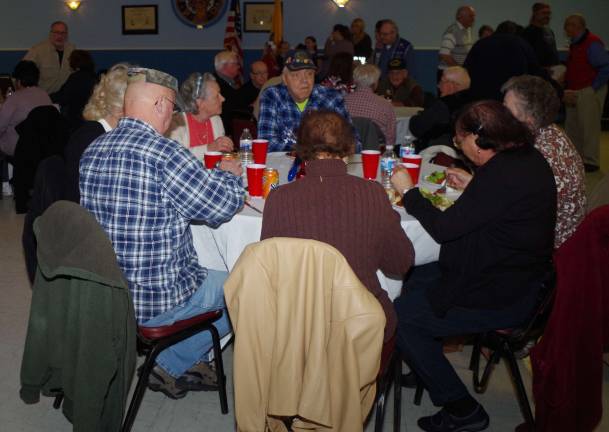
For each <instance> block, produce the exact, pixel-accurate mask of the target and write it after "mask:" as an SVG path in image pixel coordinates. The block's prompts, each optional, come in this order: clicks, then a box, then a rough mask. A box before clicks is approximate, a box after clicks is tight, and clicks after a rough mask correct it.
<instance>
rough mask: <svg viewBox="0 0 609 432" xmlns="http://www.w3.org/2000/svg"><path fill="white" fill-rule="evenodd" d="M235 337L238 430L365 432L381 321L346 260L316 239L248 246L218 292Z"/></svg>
mask: <svg viewBox="0 0 609 432" xmlns="http://www.w3.org/2000/svg"><path fill="white" fill-rule="evenodd" d="M224 292H225V297H226V303H227V306H228V311H229V313H230V317H231V320H232V323H233V328H234V331H235V354H234V356H235V357H234V358H235V359H234V382H235V412H236V420H237V430H238V431H242V432H262V431H273V432H275V431H286V430H287V429H286V428H285V426H284V424H283V422H282V421H281V420H279V419H278V418H277V417H292V416H299V418H300V419H299V420H295V421H294V423H293V424H292V429H293V430H305V429H306V430H316V431H337V432H339V431H345V432H357V431H362V430H363V422H364V420H365V419H366V417H367V415H368V412H369V411H370V408H371V407H372V404H373V402H374V396H375V390H376V376H377V373H378V369H379V363H380V355H381V348H382V344H383V328H384V326H385V314H384V312H383V309H382V308H381V306H380V304H379V303H378V301H377V300H376V299H375V298H374V296H373V295H372V294H371V293H370V292H368V290H367V289H366V288H365V287H364V286H363V285H362V283H361V282H360V281H359V280H358V279H357V277H356V276H355V274H354V273H353V271H352V270H351V268H350V267H349V265H348V264H347V261H346V260H345V258H344V257H343V256H342V255H341V254H340V252H338V251H337V250H336V249H334V248H333V247H332V246H329V245H327V244H325V243H321V242H318V241H315V240H302V239H292V238H272V239H268V240H264V241H262V242H259V243H255V244H253V245H250V246H248V247H247V248H246V249H245V251H244V252H243V253H242V255H241V257H240V258H239V260H238V261H237V264H236V265H235V267H234V269H233V271H232V272H231V275H230V277H229V278H228V280H227V281H226V283H225V285H224Z"/></svg>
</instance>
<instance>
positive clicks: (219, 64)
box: [214, 51, 240, 136]
mask: <svg viewBox="0 0 609 432" xmlns="http://www.w3.org/2000/svg"><path fill="white" fill-rule="evenodd" d="M214 68H215V70H216V71H215V72H214V77H215V78H216V82H217V83H218V85H219V86H220V94H221V95H222V97H224V103H223V104H222V114H221V115H220V117H221V118H222V123H223V124H224V130H225V131H226V135H227V136H231V134H232V131H233V125H232V122H233V112H234V111H235V110H238V109H239V93H238V89H239V85H238V83H237V81H236V79H237V77H238V76H239V71H240V65H239V59H238V58H237V54H235V53H234V52H232V51H221V52H219V53H218V54H216V57H215V58H214Z"/></svg>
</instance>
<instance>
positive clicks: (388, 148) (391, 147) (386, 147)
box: [385, 144, 393, 150]
mask: <svg viewBox="0 0 609 432" xmlns="http://www.w3.org/2000/svg"><path fill="white" fill-rule="evenodd" d="M385 149H387V150H393V146H392V145H391V144H389V145H386V146H385Z"/></svg>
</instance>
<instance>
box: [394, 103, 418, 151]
mask: <svg viewBox="0 0 609 432" xmlns="http://www.w3.org/2000/svg"><path fill="white" fill-rule="evenodd" d="M422 109H423V108H421V107H393V110H394V111H395V117H396V119H395V120H396V122H395V143H396V144H404V142H405V140H404V138H405V137H406V136H411V135H412V134H411V133H410V118H411V117H412V116H413V115H415V114H416V113H418V112H419V111H421V110H422Z"/></svg>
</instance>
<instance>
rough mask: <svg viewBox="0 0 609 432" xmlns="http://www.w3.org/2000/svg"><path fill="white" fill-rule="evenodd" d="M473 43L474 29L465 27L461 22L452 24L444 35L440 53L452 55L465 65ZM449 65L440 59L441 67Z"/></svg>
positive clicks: (459, 63) (460, 63)
mask: <svg viewBox="0 0 609 432" xmlns="http://www.w3.org/2000/svg"><path fill="white" fill-rule="evenodd" d="M472 45H473V38H472V29H471V27H470V28H465V27H463V26H462V25H461V23H460V22H458V21H457V22H455V23H453V24H451V25H450V26H449V27H448V28H447V29H446V31H445V32H444V34H443V35H442V45H441V46H440V52H439V54H442V55H450V56H452V58H453V59H454V60H455V62H457V64H458V65H460V66H463V63H464V62H465V58H466V57H467V53H468V52H469V50H470V49H471V47H472ZM447 67H448V65H447V64H446V63H445V62H443V61H442V60H441V59H440V64H439V65H438V68H439V69H446V68H447Z"/></svg>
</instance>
